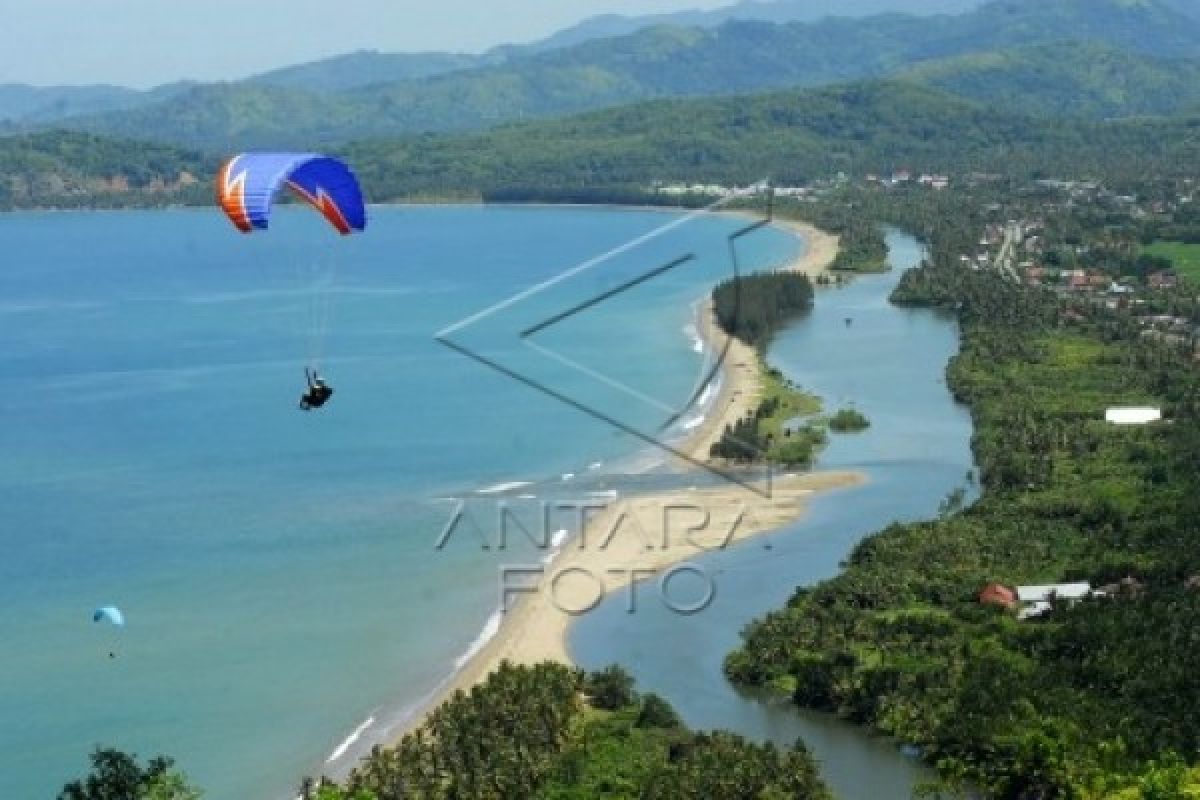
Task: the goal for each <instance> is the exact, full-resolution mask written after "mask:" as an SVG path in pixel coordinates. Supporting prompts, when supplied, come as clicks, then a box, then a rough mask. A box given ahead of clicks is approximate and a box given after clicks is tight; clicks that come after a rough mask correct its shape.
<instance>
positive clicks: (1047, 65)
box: [897, 42, 1200, 119]
mask: <svg viewBox="0 0 1200 800" xmlns="http://www.w3.org/2000/svg"><path fill="white" fill-rule="evenodd" d="M897 77H898V78H900V79H902V80H910V81H914V82H917V83H922V84H925V85H929V86H935V87H937V88H940V89H944V90H946V91H949V92H952V93H954V94H957V95H961V96H963V97H968V98H971V99H972V100H976V101H980V102H984V103H987V104H988V105H992V106H996V107H1002V108H1005V109H1009V110H1013V111H1019V112H1023V113H1028V114H1034V115H1039V116H1047V117H1049V116H1057V115H1072V116H1080V117H1091V118H1097V119H1102V118H1109V117H1121V116H1138V115H1155V114H1172V113H1175V112H1178V111H1179V110H1181V109H1186V108H1190V107H1193V106H1196V105H1200V60H1195V59H1192V60H1182V59H1175V60H1164V59H1157V58H1151V57H1148V56H1142V55H1137V54H1135V53H1131V52H1127V51H1123V50H1119V49H1116V48H1114V47H1110V46H1106V45H1101V44H1088V43H1078V42H1073V43H1062V44H1049V45H1038V46H1034V47H1023V48H1018V49H1013V50H1000V51H993V52H986V53H971V54H969V55H964V56H958V57H955V58H949V59H942V60H938V61H930V62H926V63H924V64H920V65H918V66H916V67H913V68H912V69H909V70H906V71H904V72H901V73H899V74H898V76H897Z"/></svg>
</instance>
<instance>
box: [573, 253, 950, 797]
mask: <svg viewBox="0 0 1200 800" xmlns="http://www.w3.org/2000/svg"><path fill="white" fill-rule="evenodd" d="M888 244H889V247H890V250H891V254H890V262H891V264H892V271H891V272H890V273H888V274H886V275H881V276H872V277H865V278H861V279H858V280H856V281H855V282H854V283H853V284H851V285H850V286H848V287H844V288H837V289H826V290H821V291H819V293H818V296H817V302H816V306H815V309H814V311H813V313H812V314H811V315H809V316H807V317H806V318H804V319H802V320H800V321H798V322H797V323H795V324H794V325H792V326H791V327H789V328H788V329H787V330H785V331H784V332H782V333H781V334H780V335H779V336H778V337H777V338H776V340H775V341H774V343H773V344H772V345H771V348H770V358H769V360H770V361H771V363H772V364H774V365H776V366H778V367H779V368H780V369H782V370H783V372H784V373H785V374H786V375H787V376H788V377H790V378H792V379H793V380H795V381H796V382H797V383H798V384H800V385H801V386H803V387H804V388H805V389H807V390H810V391H812V392H814V393H816V394H818V395H820V396H821V397H822V398H824V399H825V402H826V408H827V409H828V410H831V411H832V410H836V409H838V408H844V407H854V408H857V409H858V410H860V411H861V412H863V413H864V414H866V415H867V417H868V418H869V419H870V420H871V427H870V428H869V429H868V430H867V431H865V432H863V433H859V434H847V435H836V434H834V435H832V441H831V444H830V446H829V448H828V449H827V450H826V451H825V452H824V453H823V454H822V456H821V458H820V461H819V465H818V466H819V468H824V469H856V470H862V471H864V472H865V473H866V474H867V476H868V478H869V483H867V484H866V485H864V486H862V487H858V488H854V489H849V490H843V491H838V492H834V493H831V494H829V495H824V496H821V497H819V498H817V499H816V500H815V501H814V502H813V503H812V505H811V508H810V509H809V513H808V514H807V516H806V517H805V518H804V519H803V520H801V521H800V522H797V523H795V524H793V525H790V526H788V527H787V528H785V529H783V530H781V531H779V532H777V533H773V534H769V535H767V536H765V537H762V538H759V539H756V540H753V541H750V542H746V543H743V544H741V545H738V546H734V547H732V548H730V549H729V550H727V551H724V552H721V553H717V554H712V555H708V556H706V557H704V558H702V559H698V560H697V563H698V564H699V565H700V566H701V567H703V568H704V569H705V570H706V571H707V572H708V574H709V576H710V577H711V580H712V586H713V587H715V595H714V599H713V602H712V604H711V605H710V606H709V607H708V608H706V609H705V610H704V611H702V612H701V613H698V614H694V615H691V616H681V615H679V614H677V613H674V612H672V611H671V610H670V609H669V608H668V607H667V606H666V604H664V603H662V602H658V601H656V600H655V599H654V597H655V595H654V592H653V591H649V592H646V593H645V597H646V599H645V600H644V602H642V603H640V604H639V605H638V608H637V611H636V613H633V614H630V613H629V612H628V604H627V602H626V598H624V597H621V598H615V597H614V598H610V599H609V600H607V601H606V602H605V603H604V604H603V605H602V606H601V607H600V608H599V609H598V610H597V611H596V612H594V613H592V614H589V615H587V616H586V617H584V618H582V619H581V620H580V621H579V623H578V624H577V625H576V626H575V627H574V628H573V630H572V634H571V652H572V655H573V656H574V657H575V659H576V661H577V662H578V663H579V664H581V665H582V666H585V667H587V668H593V669H594V668H598V667H600V666H603V665H606V664H609V663H614V662H615V663H620V664H622V665H624V666H626V667H627V668H629V669H630V670H631V671H632V673H633V674H634V676H636V678H637V680H638V685H639V688H640V689H642V690H644V691H654V692H658V693H659V694H661V695H663V696H664V697H665V698H667V699H668V700H669V701H670V702H671V703H672V704H673V705H674V706H675V707H676V709H677V710H678V711H679V712H680V714H681V715H682V716H683V718H684V720H685V721H686V722H687V723H688V724H689V725H691V726H694V727H699V728H724V729H729V730H733V731H737V732H738V733H741V734H743V735H745V736H748V737H750V738H753V739H756V740H770V741H773V742H776V743H777V744H780V745H789V744H791V743H792V742H794V741H796V740H797V739H803V740H804V742H805V743H806V744H807V745H808V747H809V748H810V749H811V750H812V752H813V753H814V755H815V756H816V758H817V759H818V760H819V761H820V762H821V763H822V774H823V776H824V777H825V779H826V780H827V781H828V782H829V784H830V785H831V786H832V787H833V788H834V790H835V792H836V793H837V795H838V796H839V797H842V798H847V800H857V798H874V799H875V800H892V799H893V798H895V800H901V799H902V798H908V797H909V796H910V794H911V789H912V786H913V785H914V783H915V782H917V781H919V780H921V779H922V778H923V777H925V773H924V771H923V770H922V768H921V767H920V765H919V764H917V763H916V762H914V761H912V760H910V759H909V758H907V757H905V756H903V755H901V754H900V752H899V749H898V748H897V746H896V745H895V743H892V742H888V741H884V740H881V739H876V738H872V737H870V736H867V735H865V734H864V733H862V732H861V731H860V730H858V729H855V728H853V727H851V726H849V725H846V724H845V723H842V722H840V721H838V720H837V719H835V718H832V717H830V716H828V715H823V714H815V713H807V712H802V711H799V710H797V709H795V708H794V707H793V706H791V705H790V704H789V703H787V702H781V701H779V700H777V699H776V700H770V699H767V700H764V699H761V698H758V697H755V696H752V695H746V694H743V693H740V692H739V691H738V690H737V689H736V688H734V687H733V686H731V685H730V684H729V683H728V682H727V681H726V679H725V678H724V675H723V673H722V671H721V665H722V662H723V659H724V657H725V655H726V654H727V653H728V652H729V651H730V650H732V649H734V648H735V647H736V646H737V645H738V644H739V636H738V632H739V631H740V630H741V629H742V628H743V627H744V626H745V625H746V623H748V622H750V621H751V620H753V619H755V618H757V617H759V616H761V615H762V614H764V613H766V612H767V611H770V610H773V609H777V608H779V607H781V606H783V605H784V604H785V603H786V602H787V599H788V598H789V597H790V595H791V594H792V592H793V590H794V589H795V588H796V587H797V586H802V585H810V584H813V583H816V582H818V581H820V580H822V579H824V578H828V577H831V576H832V575H834V574H836V572H837V570H838V565H839V562H841V561H842V560H843V559H844V558H845V557H846V556H847V555H848V553H849V552H850V550H851V549H852V548H853V546H854V545H855V543H857V542H858V541H860V540H861V539H862V538H863V537H864V536H866V535H868V534H870V533H872V532H874V531H876V530H879V529H881V528H883V527H885V526H886V525H888V524H889V523H891V522H894V521H904V520H917V519H924V518H928V517H932V516H935V515H936V514H937V509H938V505H939V504H940V502H941V501H942V500H943V499H944V498H945V497H946V495H947V494H948V493H949V492H951V491H952V490H954V489H955V488H956V487H961V486H964V485H965V484H966V479H967V472H968V470H971V469H972V468H973V460H972V456H971V452H970V437H971V420H970V416H969V414H968V412H967V410H966V409H965V408H963V407H962V406H959V405H957V404H956V403H955V402H954V400H953V398H952V397H951V395H950V393H949V391H948V390H947V388H946V385H945V377H944V373H945V366H946V362H947V360H948V359H949V358H950V357H951V356H952V355H953V354H954V353H955V352H956V351H957V349H958V332H957V327H956V325H955V323H954V321H953V320H952V319H951V318H948V317H946V316H944V315H939V314H936V313H933V312H929V311H923V310H905V309H900V308H896V307H894V306H892V305H890V304H889V303H888V302H887V298H888V295H889V294H890V292H891V290H892V288H893V287H894V285H895V283H896V281H897V280H899V277H900V275H901V273H902V272H903V270H904V269H907V268H908V267H910V266H913V265H914V264H916V263H917V262H919V260H920V257H921V250H920V247H919V245H918V243H917V242H916V241H915V240H913V239H912V238H911V237H909V236H905V235H902V234H899V233H892V234H890V235H889V237H888ZM847 318H849V319H850V320H851V323H850V324H849V325H847V323H846V319H847ZM968 491H969V492H970V487H968ZM696 591H700V589H697V590H696Z"/></svg>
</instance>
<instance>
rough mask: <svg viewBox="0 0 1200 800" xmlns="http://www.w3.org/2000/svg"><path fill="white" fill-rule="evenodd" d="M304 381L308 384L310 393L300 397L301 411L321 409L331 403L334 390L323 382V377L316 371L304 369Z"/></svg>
mask: <svg viewBox="0 0 1200 800" xmlns="http://www.w3.org/2000/svg"><path fill="white" fill-rule="evenodd" d="M304 379H305V380H306V381H307V382H308V391H307V392H305V393H304V394H302V395H300V410H301V411H312V410H313V409H314V408H320V407H321V406H323V405H325V404H326V403H327V402H329V398H331V397H333V389H331V388H329V386H327V385H326V384H325V381H323V380H321V376H320V375H318V374H317V371H316V370H310V369H309V368H308V367H305V368H304Z"/></svg>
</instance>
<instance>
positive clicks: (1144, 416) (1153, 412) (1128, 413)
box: [1104, 407, 1162, 425]
mask: <svg viewBox="0 0 1200 800" xmlns="http://www.w3.org/2000/svg"><path fill="white" fill-rule="evenodd" d="M1161 419H1162V409H1161V408H1151V407H1145V408H1134V407H1128V408H1110V409H1108V410H1107V411H1105V412H1104V421H1105V422H1107V423H1109V424H1110V425H1149V424H1150V423H1151V422H1158V421H1159V420H1161Z"/></svg>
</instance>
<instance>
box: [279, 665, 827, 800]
mask: <svg viewBox="0 0 1200 800" xmlns="http://www.w3.org/2000/svg"><path fill="white" fill-rule="evenodd" d="M302 795H303V796H304V797H306V798H319V799H320V800H424V799H430V800H432V799H433V798H439V799H442V798H444V799H445V800H450V798H497V799H499V798H514V800H515V798H530V800H569V799H572V798H579V799H580V800H582V799H583V798H589V800H590V799H591V798H614V799H615V798H634V797H637V798H645V799H646V800H667V799H668V798H696V800H700V799H701V798H714V797H720V798H728V800H742V799H743V798H744V800H763V799H764V798H776V797H778V798H795V800H810V799H811V800H826V798H828V797H829V794H828V792H827V790H826V789H825V788H824V787H823V785H822V784H821V782H820V780H819V778H818V776H817V770H816V765H815V764H814V763H813V761H812V759H811V758H810V757H809V755H808V754H807V752H806V751H805V750H804V749H803V748H802V747H799V746H798V747H797V748H794V749H789V750H786V751H781V750H778V749H777V748H775V747H773V746H771V745H758V744H753V743H750V742H747V741H746V740H744V739H741V738H740V737H737V736H735V735H733V734H728V733H695V732H692V731H689V730H687V729H686V728H684V727H683V725H682V724H681V723H680V721H679V717H678V716H677V715H676V713H675V712H674V710H673V709H672V708H671V707H670V705H668V704H667V703H666V701H664V700H663V699H662V698H660V697H658V696H656V695H653V694H648V695H645V696H639V694H638V693H637V692H635V691H634V688H633V679H632V678H630V677H629V676H628V674H626V673H625V672H624V671H623V670H621V669H620V668H619V667H610V668H608V669H606V670H602V671H600V672H596V673H592V674H591V675H586V676H585V675H584V674H583V673H582V672H581V671H578V670H573V669H570V668H568V667H564V666H561V665H558V664H550V663H545V664H541V665H538V666H534V667H515V666H510V665H507V664H505V665H502V666H501V667H500V668H499V669H498V670H497V671H495V672H493V673H492V674H491V675H490V676H489V677H488V679H487V680H486V681H485V682H484V683H482V684H480V685H479V686H476V687H474V688H473V689H471V691H470V692H459V693H457V694H456V695H455V696H454V697H452V698H451V699H450V700H448V701H447V702H446V703H444V704H443V705H442V706H441V707H439V708H438V709H436V710H435V711H434V712H433V713H432V714H431V715H430V716H429V718H428V719H427V721H426V722H425V724H424V725H423V726H422V727H421V728H419V729H418V730H417V731H415V732H413V733H410V734H409V735H407V736H405V737H404V739H403V741H401V742H400V743H399V744H398V745H397V746H396V747H394V748H390V749H382V748H381V749H377V750H375V751H374V752H373V753H371V755H370V756H368V757H367V758H366V759H365V760H364V762H363V763H362V765H361V766H360V767H359V768H358V769H356V770H355V771H354V773H353V775H351V777H350V779H349V780H348V781H347V782H346V784H345V786H344V787H337V786H334V785H332V784H325V785H324V786H317V785H313V784H306V786H305V787H304V788H303V790H302Z"/></svg>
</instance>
